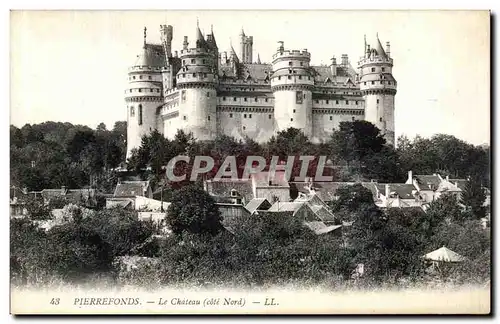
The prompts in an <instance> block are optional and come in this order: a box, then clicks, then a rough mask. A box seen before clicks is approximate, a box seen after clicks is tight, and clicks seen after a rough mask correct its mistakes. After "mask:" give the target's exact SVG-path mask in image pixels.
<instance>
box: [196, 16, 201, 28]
mask: <svg viewBox="0 0 500 324" xmlns="http://www.w3.org/2000/svg"><path fill="white" fill-rule="evenodd" d="M196 27H198V28H200V19H198V17H196Z"/></svg>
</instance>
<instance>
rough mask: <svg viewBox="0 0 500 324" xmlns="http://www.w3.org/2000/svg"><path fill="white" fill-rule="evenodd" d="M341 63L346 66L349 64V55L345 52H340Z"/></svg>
mask: <svg viewBox="0 0 500 324" xmlns="http://www.w3.org/2000/svg"><path fill="white" fill-rule="evenodd" d="M341 65H342V66H343V67H347V66H348V65H349V56H347V54H342V62H341Z"/></svg>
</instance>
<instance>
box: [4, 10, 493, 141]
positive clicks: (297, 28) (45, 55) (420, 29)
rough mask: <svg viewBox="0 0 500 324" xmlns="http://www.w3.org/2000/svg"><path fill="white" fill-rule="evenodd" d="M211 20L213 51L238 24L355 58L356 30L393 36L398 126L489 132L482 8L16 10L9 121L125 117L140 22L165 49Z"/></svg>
mask: <svg viewBox="0 0 500 324" xmlns="http://www.w3.org/2000/svg"><path fill="white" fill-rule="evenodd" d="M197 19H199V24H200V28H201V29H202V31H204V32H205V34H206V33H209V32H210V28H211V27H210V26H211V25H213V30H214V34H215V38H216V40H217V44H218V46H219V51H224V50H226V51H227V50H229V47H230V43H231V42H232V44H233V46H234V47H235V49H236V50H238V44H239V37H238V35H239V33H240V31H241V28H242V27H243V28H244V30H245V34H246V35H247V36H253V39H254V45H253V48H254V53H253V57H254V58H255V59H256V58H257V54H259V55H260V58H261V61H263V62H270V61H271V57H272V54H273V53H274V52H275V51H276V49H277V47H278V44H277V41H284V45H285V48H287V49H304V48H307V50H308V51H309V52H310V53H311V63H312V64H315V65H319V64H329V62H330V58H331V57H332V56H333V55H335V56H336V57H337V61H339V60H340V56H341V54H348V55H349V59H350V62H351V64H352V65H353V67H356V66H357V61H358V59H359V57H360V56H362V55H363V48H364V42H363V37H364V35H365V34H366V37H367V40H368V43H371V44H373V43H374V39H375V38H376V33H377V32H378V35H379V38H380V40H381V42H382V44H385V42H386V41H390V43H391V57H392V58H393V59H394V68H393V74H394V77H395V78H396V80H397V81H398V92H397V94H396V103H395V106H396V109H395V126H396V127H395V128H396V136H399V135H402V134H405V135H407V136H409V137H410V138H412V137H414V136H415V135H417V134H419V135H421V136H424V137H430V136H432V135H433V134H437V133H442V134H443V133H444V134H451V135H454V136H456V137H458V138H461V139H463V140H466V141H467V142H469V143H472V144H476V145H479V144H483V143H489V142H490V17H489V13H488V12H486V11H329V10H322V11H314V10H307V11H269V10H267V11H249V10H245V11H242V10H241V11H229V10H227V11H159V10H157V11H12V12H11V25H10V27H11V28H10V36H11V44H10V45H11V50H10V62H11V65H10V80H11V87H10V97H11V98H10V122H11V124H13V125H16V126H18V127H21V126H23V125H24V124H26V123H31V124H33V123H40V122H44V121H61V122H70V123H73V124H84V125H88V126H90V127H92V128H95V127H96V126H97V125H98V124H99V123H101V122H104V123H105V124H106V125H107V126H108V128H112V127H113V124H114V123H115V121H120V120H126V105H125V101H124V90H125V88H126V85H127V68H128V67H129V66H131V65H133V63H134V62H135V58H136V55H137V54H138V53H139V52H140V50H141V47H142V43H143V29H144V27H147V28H148V32H147V39H148V42H155V43H159V42H160V34H159V27H160V25H161V24H169V25H172V26H173V29H174V39H173V50H180V49H181V48H182V41H183V36H184V35H186V36H188V38H189V40H190V41H191V44H193V43H192V41H193V40H194V35H195V28H196V21H197Z"/></svg>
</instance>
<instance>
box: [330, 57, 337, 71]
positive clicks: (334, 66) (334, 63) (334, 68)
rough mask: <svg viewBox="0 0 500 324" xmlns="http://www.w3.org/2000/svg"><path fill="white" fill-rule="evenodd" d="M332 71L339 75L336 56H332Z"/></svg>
mask: <svg viewBox="0 0 500 324" xmlns="http://www.w3.org/2000/svg"><path fill="white" fill-rule="evenodd" d="M330 72H331V73H332V75H333V76H337V59H336V58H335V56H333V57H332V64H331V65H330Z"/></svg>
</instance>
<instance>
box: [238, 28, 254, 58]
mask: <svg viewBox="0 0 500 324" xmlns="http://www.w3.org/2000/svg"><path fill="white" fill-rule="evenodd" d="M252 53H253V36H246V35H245V31H244V30H243V28H241V32H240V54H241V55H240V58H241V62H242V63H253V62H252V61H253V54H252Z"/></svg>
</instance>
